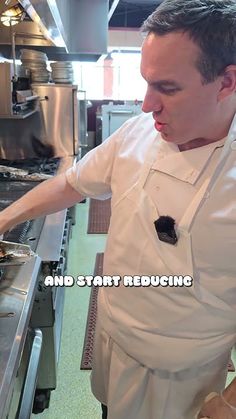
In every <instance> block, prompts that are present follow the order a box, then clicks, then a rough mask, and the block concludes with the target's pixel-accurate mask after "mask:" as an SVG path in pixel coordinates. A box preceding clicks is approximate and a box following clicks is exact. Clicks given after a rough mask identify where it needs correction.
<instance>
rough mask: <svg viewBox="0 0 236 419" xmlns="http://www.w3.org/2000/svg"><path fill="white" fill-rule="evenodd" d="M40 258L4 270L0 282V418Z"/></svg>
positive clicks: (22, 339) (20, 346)
mask: <svg viewBox="0 0 236 419" xmlns="http://www.w3.org/2000/svg"><path fill="white" fill-rule="evenodd" d="M40 262H41V261H40V258H39V257H38V256H35V257H32V258H31V259H30V261H29V262H27V263H25V264H24V265H21V266H20V267H19V266H18V267H16V266H15V267H8V268H7V274H6V277H7V278H9V279H8V280H6V281H4V280H3V281H2V282H0V418H1V419H2V418H5V413H6V411H7V409H8V404H9V403H10V397H11V394H12V389H13V385H14V380H15V377H16V373H17V370H18V367H19V363H20V358H21V355H22V349H23V346H24V342H25V337H26V334H27V328H28V324H29V318H30V314H31V309H32V305H33V301H34V295H35V291H36V284H37V275H38V270H39V266H40Z"/></svg>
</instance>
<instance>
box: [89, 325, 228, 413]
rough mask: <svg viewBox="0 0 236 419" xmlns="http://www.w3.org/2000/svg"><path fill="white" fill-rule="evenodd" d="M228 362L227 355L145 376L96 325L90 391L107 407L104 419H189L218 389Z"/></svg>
mask: <svg viewBox="0 0 236 419" xmlns="http://www.w3.org/2000/svg"><path fill="white" fill-rule="evenodd" d="M174 352H175V348H173V356H174ZM229 356H230V354H229V353H228V352H227V353H226V354H223V355H221V356H220V357H218V358H217V359H216V360H214V361H211V362H210V363H208V364H207V365H203V366H200V367H198V368H191V369H186V370H183V371H180V372H177V373H170V372H168V371H164V370H156V369H155V370H150V369H147V368H146V367H145V366H144V365H141V364H139V363H138V362H137V361H136V360H134V359H133V358H131V357H129V356H128V355H127V354H126V353H125V352H123V351H122V349H121V348H120V347H119V346H118V345H117V344H116V343H115V342H114V341H112V339H111V338H110V336H108V334H107V333H106V332H105V330H104V329H102V328H101V327H100V326H99V324H98V325H97V330H96V339H95V350H94V358H93V370H92V376H91V386H92V391H93V394H94V396H95V397H96V398H97V399H98V400H99V401H100V402H101V403H103V404H105V405H107V406H108V419H128V418H129V419H193V418H194V417H195V415H196V413H197V412H198V411H199V410H200V408H201V405H202V403H203V401H204V399H205V397H206V396H207V394H209V393H210V392H212V391H216V392H219V391H220V390H222V389H223V388H224V386H225V380H226V376H227V366H228V361H229Z"/></svg>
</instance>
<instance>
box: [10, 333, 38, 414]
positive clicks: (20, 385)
mask: <svg viewBox="0 0 236 419" xmlns="http://www.w3.org/2000/svg"><path fill="white" fill-rule="evenodd" d="M42 343H43V338H42V332H41V330H40V329H29V330H28V333H27V336H26V340H25V345H24V349H23V353H22V356H21V361H20V366H19V369H18V372H17V376H16V379H15V382H14V387H13V392H12V395H11V400H10V407H9V410H8V412H6V416H5V417H6V418H7V419H30V417H31V414H32V408H33V403H34V395H35V388H36V383H37V377H38V367H39V362H40V354H41V349H42Z"/></svg>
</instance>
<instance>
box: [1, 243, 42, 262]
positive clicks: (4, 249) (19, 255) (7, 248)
mask: <svg viewBox="0 0 236 419" xmlns="http://www.w3.org/2000/svg"><path fill="white" fill-rule="evenodd" d="M33 255H34V252H32V250H31V249H30V246H27V245H24V244H21V243H12V242H7V241H0V264H3V263H6V264H7V263H11V261H14V263H16V262H18V263H23V262H25V261H27V260H28V259H29V258H30V257H31V256H33Z"/></svg>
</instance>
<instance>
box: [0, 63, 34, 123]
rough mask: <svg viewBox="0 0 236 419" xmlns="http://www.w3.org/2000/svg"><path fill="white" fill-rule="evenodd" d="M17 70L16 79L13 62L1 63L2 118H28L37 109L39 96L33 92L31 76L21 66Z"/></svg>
mask: <svg viewBox="0 0 236 419" xmlns="http://www.w3.org/2000/svg"><path fill="white" fill-rule="evenodd" d="M16 70H17V73H18V77H17V80H14V79H13V77H14V68H13V64H11V63H7V62H4V63H0V86H1V100H0V118H4V119H8V118H10V119H14V118H15V119H21V118H26V117H27V116H29V115H31V114H32V113H34V112H36V110H37V103H38V97H37V95H33V94H32V91H31V89H30V85H29V77H28V76H27V74H26V73H25V72H24V70H23V69H22V68H20V66H17V67H16ZM20 93H21V94H20Z"/></svg>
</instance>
